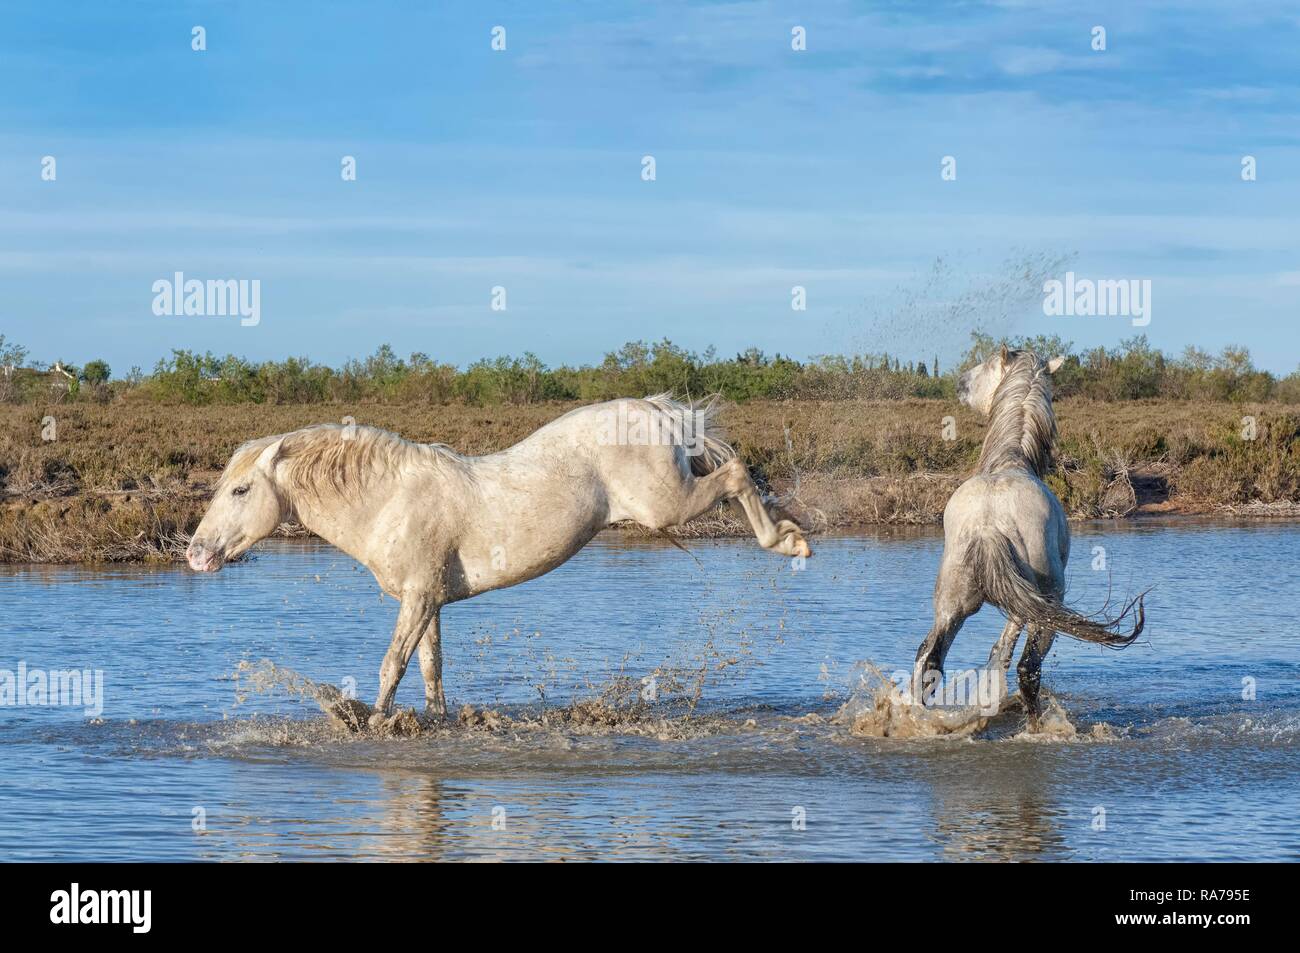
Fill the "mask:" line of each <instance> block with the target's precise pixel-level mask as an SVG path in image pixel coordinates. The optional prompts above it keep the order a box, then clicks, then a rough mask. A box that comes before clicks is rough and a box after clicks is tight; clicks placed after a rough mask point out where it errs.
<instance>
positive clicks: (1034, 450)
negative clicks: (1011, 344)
mask: <svg viewBox="0 0 1300 953" xmlns="http://www.w3.org/2000/svg"><path fill="white" fill-rule="evenodd" d="M1008 359H1009V360H1010V362H1011V365H1010V367H1008V368H1007V371H1006V373H1005V374H1004V375H1003V377H1002V381H1001V383H999V384H998V389H997V390H996V391H994V392H993V409H992V411H991V413H990V414H989V432H988V435H987V436H986V437H985V438H984V449H983V450H982V451H981V453H980V463H979V466H980V472H981V473H995V472H997V471H998V470H1006V469H1011V468H1015V467H1024V468H1026V469H1028V470H1030V471H1031V472H1032V473H1033V474H1034V476H1037V477H1041V476H1043V474H1045V473H1046V472H1047V470H1048V468H1049V467H1050V466H1051V463H1052V445H1053V444H1054V443H1055V442H1056V413H1055V412H1054V411H1053V410H1052V379H1051V376H1050V375H1049V373H1048V370H1047V362H1046V361H1044V360H1043V359H1042V358H1040V357H1039V356H1038V355H1037V354H1035V353H1034V352H1033V351H1012V352H1010V354H1009V355H1008Z"/></svg>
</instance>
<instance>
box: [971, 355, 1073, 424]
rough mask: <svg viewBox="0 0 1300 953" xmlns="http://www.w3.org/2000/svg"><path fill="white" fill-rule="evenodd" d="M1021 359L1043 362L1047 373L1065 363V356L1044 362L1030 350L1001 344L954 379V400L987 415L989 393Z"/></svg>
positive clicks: (991, 405) (1053, 372)
mask: <svg viewBox="0 0 1300 953" xmlns="http://www.w3.org/2000/svg"><path fill="white" fill-rule="evenodd" d="M1021 361H1032V362H1034V364H1035V366H1037V365H1044V366H1046V368H1047V373H1049V374H1055V373H1056V372H1057V370H1059V369H1060V367H1061V365H1062V364H1064V363H1065V358H1064V357H1060V356H1058V357H1054V358H1052V359H1051V360H1050V361H1044V360H1043V359H1042V358H1041V357H1039V356H1038V355H1037V354H1035V353H1034V352H1033V351H1012V350H1009V349H1008V348H1007V346H1006V345H1005V344H1004V345H1002V348H1001V349H1000V350H999V351H997V352H996V353H994V355H993V356H992V357H990V358H988V359H987V360H984V361H982V362H981V363H979V364H976V365H975V366H974V367H972V368H971V369H970V370H968V371H966V372H965V373H963V374H962V375H961V376H960V377H958V378H957V399H958V400H959V401H961V402H962V403H963V404H965V405H966V406H967V407H969V408H971V409H972V410H974V411H975V412H976V413H978V414H982V415H983V416H985V417H987V416H989V414H990V413H992V411H993V395H994V394H996V393H997V390H998V386H999V385H1000V384H1001V383H1002V379H1003V378H1004V377H1006V376H1007V372H1008V371H1009V370H1010V369H1011V368H1012V367H1014V366H1015V365H1016V363H1017V362H1021Z"/></svg>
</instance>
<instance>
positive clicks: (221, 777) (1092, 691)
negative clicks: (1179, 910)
mask: <svg viewBox="0 0 1300 953" xmlns="http://www.w3.org/2000/svg"><path fill="white" fill-rule="evenodd" d="M1094 547H1104V549H1105V561H1106V569H1105V570H1100V569H1098V570H1094V569H1093V568H1092V563H1093V562H1094V560H1097V561H1098V563H1099V562H1100V561H1099V560H1098V559H1097V556H1095V555H1094ZM690 549H691V552H692V554H693V555H694V557H695V558H692V557H691V556H690V555H687V554H685V553H682V552H680V551H679V550H676V549H674V548H672V547H669V546H665V545H663V544H659V543H628V542H626V541H623V540H620V539H619V538H617V537H613V536H610V537H602V538H601V539H599V540H597V541H596V542H595V543H593V544H592V545H591V546H589V547H588V548H587V549H586V550H584V551H583V552H582V553H580V554H579V555H578V557H576V558H575V559H574V560H572V561H571V562H570V563H568V564H567V565H565V566H563V567H561V568H560V569H559V570H557V571H556V572H554V573H552V574H551V575H550V576H547V577H545V578H543V579H540V580H536V581H534V582H532V583H529V584H526V585H524V586H521V587H519V588H516V589H512V590H507V591H504V592H498V593H491V594H489V595H486V596H483V597H480V598H478V599H475V600H473V601H471V602H468V603H465V604H462V605H457V606H453V607H450V608H448V609H447V610H446V612H445V613H444V624H443V628H444V633H445V634H444V640H445V654H446V657H447V693H448V698H449V701H450V703H451V705H452V707H453V708H454V709H457V710H459V709H460V708H461V706H462V705H463V704H466V703H468V704H470V705H471V706H472V708H473V712H472V713H469V714H467V717H466V723H464V724H462V723H460V722H457V723H455V724H453V725H451V726H448V727H445V728H442V729H439V730H432V731H426V732H425V733H423V734H421V735H419V736H417V737H403V738H374V737H357V736H354V735H350V734H346V733H343V732H341V731H340V730H338V729H336V728H334V727H332V726H331V725H330V724H329V722H328V720H327V719H326V718H325V717H324V716H323V715H322V714H321V711H320V708H319V707H318V705H317V704H316V702H315V701H313V700H312V697H311V695H312V685H313V684H319V685H323V686H333V687H335V688H339V689H344V690H346V688H347V687H348V686H349V685H351V684H352V682H353V681H354V682H355V684H356V687H357V691H358V693H359V694H360V696H361V697H362V698H366V699H369V698H373V694H374V690H375V682H376V679H377V672H378V667H379V661H380V658H381V656H382V654H383V651H384V649H385V647H386V644H387V640H388V633H389V632H390V630H391V627H392V625H393V622H394V620H395V617H396V608H397V607H396V603H394V602H393V601H392V600H389V599H381V598H380V596H379V595H378V594H377V590H376V588H375V586H374V583H373V581H372V580H371V579H370V577H369V575H368V574H367V573H365V572H364V570H361V569H360V568H359V567H358V566H356V565H355V564H354V563H353V562H352V561H351V560H349V559H347V558H345V557H343V556H341V555H339V554H338V553H337V552H335V551H333V550H331V549H329V548H327V547H323V546H320V545H314V544H300V543H275V544H271V545H267V546H266V547H265V548H264V549H262V550H261V551H260V553H259V554H258V555H257V556H256V558H255V559H253V560H251V561H248V562H246V563H245V564H242V565H238V566H232V567H229V568H227V569H226V570H225V571H224V572H222V573H220V574H217V575H215V576H196V575H193V574H191V573H189V572H187V571H184V570H178V569H177V570H173V569H165V570H151V571H141V570H139V569H110V570H102V571H86V570H83V569H74V568H53V569H51V568H36V567H29V568H15V567H0V612H3V618H2V619H0V670H8V671H10V672H15V673H16V672H17V669H18V667H19V665H20V663H21V664H22V665H24V666H25V668H26V669H27V670H28V672H29V678H30V677H31V676H30V672H31V671H40V672H48V671H50V670H70V669H77V670H91V671H92V672H93V671H95V670H98V671H100V672H102V678H103V688H102V699H100V700H101V701H102V712H99V713H96V712H95V711H94V710H93V709H94V708H96V707H98V705H95V706H92V711H91V712H90V714H87V712H86V711H85V708H86V705H85V704H84V703H85V701H86V699H85V698H83V699H82V702H83V704H82V705H81V706H80V707H75V708H74V707H70V706H67V705H64V706H42V707H37V706H34V705H28V704H25V705H19V706H8V707H2V708H0V859H5V860H14V859H44V858H53V859H76V858H84V859H94V860H142V859H181V860H186V859H207V860H245V859H247V860H271V859H276V858H301V859H406V860H420V859H495V858H502V859H527V858H533V859H588V858H590V859H616V858H627V859H775V860H796V859H902V860H935V859H953V860H959V859H998V858H1007V859H1022V860H1029V859H1077V860H1122V859H1134V860H1147V859H1153V860H1176V859H1177V860H1181V859H1192V858H1218V859H1245V860H1266V859H1270V860H1271V859H1296V858H1298V857H1300V825H1298V824H1297V822H1296V819H1295V806H1296V805H1297V804H1300V758H1298V757H1297V755H1298V754H1300V748H1298V744H1300V633H1297V629H1296V614H1297V607H1298V606H1300V560H1297V558H1296V554H1297V551H1300V527H1297V526H1294V525H1289V524H1273V525H1270V524H1253V525H1233V524H1224V523H1199V524H1188V523H1178V524H1173V523H1165V524H1158V525H1147V526H1138V527H1119V526H1116V525H1113V524H1097V525H1088V526H1083V527H1078V528H1077V529H1076V537H1075V546H1074V554H1075V560H1074V565H1073V566H1072V568H1071V571H1070V577H1069V578H1070V587H1071V588H1070V599H1071V601H1072V602H1074V603H1076V604H1078V605H1079V606H1081V607H1084V608H1093V607H1096V606H1099V605H1100V604H1101V602H1102V601H1104V600H1105V598H1106V595H1107V591H1108V588H1110V587H1113V588H1114V589H1115V590H1116V591H1117V592H1123V591H1127V590H1129V589H1133V588H1137V587H1141V586H1146V585H1154V586H1155V587H1156V588H1155V590H1154V591H1153V592H1152V594H1151V596H1150V598H1149V602H1148V617H1149V620H1150V623H1149V633H1150V635H1149V638H1145V639H1144V641H1143V642H1142V643H1140V644H1139V645H1137V646H1135V647H1133V648H1131V649H1129V650H1126V651H1124V652H1112V651H1107V650H1104V649H1100V648H1097V647H1093V646H1085V645H1080V644H1077V643H1073V642H1070V641H1068V640H1064V639H1062V640H1060V641H1058V643H1057V648H1056V650H1055V651H1054V653H1053V655H1052V657H1051V658H1050V659H1049V661H1048V664H1047V665H1046V667H1045V680H1044V684H1045V686H1046V687H1047V688H1048V689H1050V690H1051V691H1053V692H1054V693H1055V694H1056V696H1057V698H1058V700H1059V702H1060V704H1061V706H1062V707H1063V709H1064V710H1065V711H1066V712H1067V713H1068V717H1069V719H1070V721H1071V722H1072V723H1073V725H1074V727H1075V728H1076V729H1077V730H1078V732H1079V735H1078V737H1077V738H1075V739H1074V740H1070V741H1064V740H1052V741H1033V740H1027V739H1025V738H1023V737H1020V736H1019V729H1020V719H1019V717H1018V716H1017V715H1015V714H1014V713H1008V714H1004V715H1001V716H998V717H996V718H994V719H992V721H991V722H990V723H989V725H988V726H987V728H985V729H984V730H982V731H980V732H979V733H977V734H976V735H975V736H974V737H965V738H960V737H946V738H929V739H914V740H899V739H896V738H865V737H860V736H856V735H854V734H852V733H851V732H850V731H849V730H848V728H847V727H846V726H845V725H844V724H843V723H842V721H837V720H836V719H835V716H836V713H837V712H839V711H840V710H841V709H842V708H843V706H844V705H845V703H846V702H849V701H850V700H852V699H855V698H856V699H857V701H858V702H860V701H861V688H860V677H861V672H862V666H861V663H863V662H864V661H866V660H870V661H871V662H872V663H874V665H875V666H877V667H879V668H880V669H881V670H883V671H886V672H889V671H892V670H894V669H898V668H905V667H906V666H907V665H908V663H909V660H910V658H911V656H912V653H913V652H914V651H915V648H916V645H917V643H918V642H919V640H920V638H921V636H922V635H923V634H924V632H925V629H926V628H927V627H928V624H929V618H928V601H929V593H930V589H931V586H932V584H933V574H934V571H935V567H936V565H937V560H938V555H939V551H940V540H939V537H938V536H937V534H936V533H934V532H932V531H928V530H926V531H914V532H898V531H882V532H880V533H876V534H871V535H866V536H860V537H853V538H847V537H846V538H834V539H822V540H820V546H819V547H818V550H817V555H816V557H815V558H814V559H812V560H810V561H809V562H808V563H807V566H806V568H805V569H803V570H802V571H795V570H793V569H792V567H791V565H790V563H789V561H788V560H783V559H780V558H777V557H773V556H770V555H769V554H767V553H764V552H762V551H761V550H759V549H758V548H757V547H756V546H755V545H753V544H752V543H749V542H743V541H711V542H695V543H692V544H690ZM1000 627H1001V619H1000V617H999V616H997V615H996V613H995V612H993V611H992V610H985V611H984V612H982V613H981V614H980V615H978V616H977V617H975V618H974V619H972V620H971V621H970V622H968V623H967V626H966V628H965V629H964V630H963V632H962V633H961V635H960V636H959V638H958V640H957V643H956V645H955V647H954V649H953V652H952V655H951V656H950V658H949V670H950V671H952V670H960V669H962V668H974V667H977V666H980V665H982V664H983V662H984V660H985V658H986V656H987V653H988V649H989V646H990V645H991V643H992V641H993V639H994V637H995V636H996V634H997V632H998V631H999V629H1000ZM2 678H3V674H2V673H0V679H2ZM647 679H653V680H652V681H646V680H647ZM1243 680H1248V681H1245V682H1244V681H1243ZM89 684H90V685H92V686H93V675H92V676H91V678H90V680H89ZM304 686H306V688H305V689H304ZM1252 686H1253V690H1254V698H1253V699H1248V698H1243V691H1244V690H1246V689H1249V688H1251V687H1252ZM65 687H66V686H65ZM1012 688H1013V689H1014V679H1013V681H1012ZM643 693H644V694H645V695H647V696H650V695H652V696H653V698H652V699H650V698H643V697H642V695H643ZM1245 694H1247V695H1249V694H1250V691H1248V690H1246V691H1245ZM64 697H65V699H66V696H64ZM22 700H23V701H24V702H31V701H35V700H36V698H35V697H33V696H28V697H25V698H23V699H22ZM398 700H399V703H400V704H403V705H410V706H420V705H421V704H422V700H423V691H422V687H421V682H420V677H419V672H418V668H417V667H416V666H414V665H413V666H412V669H411V671H410V672H408V675H407V678H406V680H405V682H404V683H403V685H402V689H401V692H400V693H399V698H398Z"/></svg>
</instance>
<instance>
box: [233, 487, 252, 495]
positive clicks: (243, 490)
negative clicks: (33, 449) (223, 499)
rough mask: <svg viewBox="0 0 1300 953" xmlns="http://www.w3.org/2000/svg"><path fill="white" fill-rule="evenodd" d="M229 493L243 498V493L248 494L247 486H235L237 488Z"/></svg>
mask: <svg viewBox="0 0 1300 953" xmlns="http://www.w3.org/2000/svg"><path fill="white" fill-rule="evenodd" d="M230 492H231V493H232V494H233V495H235V496H243V495H244V494H245V493H247V492H248V487H247V486H237V487H235V488H234V489H233V490H231V491H230Z"/></svg>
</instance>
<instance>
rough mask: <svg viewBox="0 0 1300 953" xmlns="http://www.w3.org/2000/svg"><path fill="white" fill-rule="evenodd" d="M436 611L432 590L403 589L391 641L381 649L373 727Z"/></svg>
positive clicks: (386, 708)
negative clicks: (381, 655) (383, 650)
mask: <svg viewBox="0 0 1300 953" xmlns="http://www.w3.org/2000/svg"><path fill="white" fill-rule="evenodd" d="M437 612H438V600H437V599H436V598H434V596H433V594H432V593H429V592H425V591H423V590H419V589H408V590H406V591H405V592H403V593H402V608H401V611H400V612H398V614H397V627H396V628H394V629H393V641H392V642H391V643H390V644H389V646H388V651H387V652H386V653H384V662H383V664H382V665H381V666H380V667H379V696H378V697H377V698H376V699H375V711H374V714H372V715H371V716H370V726H371V727H372V728H378V727H380V726H381V725H383V723H384V721H385V720H386V719H387V718H388V714H389V709H390V708H391V707H392V704H393V697H394V696H395V695H396V694H397V686H398V683H399V682H401V680H402V676H403V675H405V674H406V666H407V665H409V664H410V662H411V655H412V653H414V652H415V647H416V646H417V645H418V644H419V642H420V639H421V637H422V636H423V635H424V633H425V630H426V629H427V628H428V626H429V620H430V619H431V618H433V617H434V616H435V615H436V614H437Z"/></svg>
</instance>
